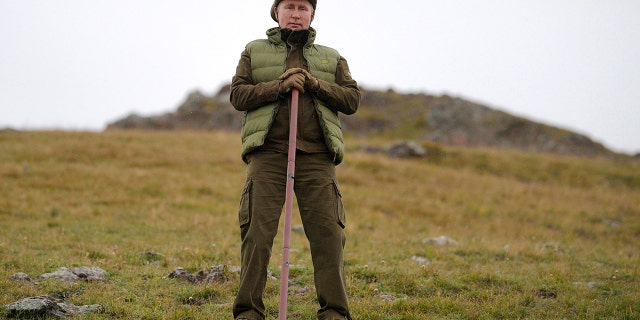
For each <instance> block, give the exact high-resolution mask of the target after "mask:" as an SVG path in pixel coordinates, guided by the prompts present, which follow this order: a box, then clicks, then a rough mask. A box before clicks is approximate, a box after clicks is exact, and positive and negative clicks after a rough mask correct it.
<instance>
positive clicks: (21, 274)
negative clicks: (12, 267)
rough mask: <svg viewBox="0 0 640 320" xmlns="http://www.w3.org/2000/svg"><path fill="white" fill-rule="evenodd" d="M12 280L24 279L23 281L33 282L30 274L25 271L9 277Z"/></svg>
mask: <svg viewBox="0 0 640 320" xmlns="http://www.w3.org/2000/svg"><path fill="white" fill-rule="evenodd" d="M9 280H10V281H22V282H33V280H31V278H30V277H29V275H28V274H26V273H23V272H18V273H16V274H14V275H12V276H10V277H9Z"/></svg>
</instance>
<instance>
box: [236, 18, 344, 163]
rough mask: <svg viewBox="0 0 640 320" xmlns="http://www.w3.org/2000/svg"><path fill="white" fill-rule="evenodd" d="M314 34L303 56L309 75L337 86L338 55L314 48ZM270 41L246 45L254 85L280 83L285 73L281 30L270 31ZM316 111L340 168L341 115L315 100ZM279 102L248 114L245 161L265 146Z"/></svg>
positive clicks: (244, 123) (244, 127) (244, 132)
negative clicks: (275, 81) (276, 81)
mask: <svg viewBox="0 0 640 320" xmlns="http://www.w3.org/2000/svg"><path fill="white" fill-rule="evenodd" d="M315 34H316V33H315V30H314V29H313V28H310V35H309V40H308V41H307V44H306V45H305V46H304V48H303V54H304V57H305V59H306V60H307V63H308V65H309V71H310V72H311V74H313V75H314V76H316V77H317V78H318V79H321V80H324V81H327V82H331V83H335V80H336V79H335V74H336V70H337V66H338V62H339V60H340V54H339V53H338V51H336V50H334V49H332V48H329V47H325V46H321V45H315V44H313V40H314V39H315ZM267 35H268V39H261V40H255V41H252V42H250V43H249V44H247V46H246V50H247V52H248V53H249V54H250V56H251V71H252V76H253V83H254V84H257V83H259V82H268V81H273V80H276V79H278V77H279V76H280V75H281V74H282V73H283V72H284V71H285V70H284V69H285V62H286V58H287V48H286V44H285V43H284V42H283V41H282V40H281V39H280V29H279V28H277V27H276V28H272V29H269V30H268V31H267ZM313 103H314V107H315V111H316V113H317V114H318V119H319V120H320V127H321V128H322V131H323V134H324V138H325V143H326V144H327V147H328V149H329V151H331V152H332V153H333V156H334V163H335V164H336V165H337V164H339V163H341V162H342V160H343V158H344V137H343V135H342V127H341V124H340V118H339V117H338V113H337V112H334V111H332V110H331V109H329V108H328V107H327V106H326V105H325V104H324V103H323V102H322V101H320V100H319V99H317V98H315V97H314V98H313ZM278 106H279V102H274V103H271V104H268V105H265V106H263V107H260V108H258V109H255V110H252V111H247V112H245V114H244V116H243V119H242V131H241V137H242V159H243V160H244V161H245V162H246V155H247V154H249V153H250V152H252V151H254V150H255V149H257V148H259V147H260V146H262V145H263V144H264V142H265V138H266V136H267V133H268V132H269V129H270V128H271V125H272V124H273V120H274V119H275V117H276V113H277V112H278Z"/></svg>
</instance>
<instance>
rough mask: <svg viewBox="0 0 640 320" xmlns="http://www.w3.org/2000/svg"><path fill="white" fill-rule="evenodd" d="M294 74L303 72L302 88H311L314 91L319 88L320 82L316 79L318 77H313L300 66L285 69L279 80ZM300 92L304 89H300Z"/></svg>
mask: <svg viewBox="0 0 640 320" xmlns="http://www.w3.org/2000/svg"><path fill="white" fill-rule="evenodd" d="M295 74H303V75H304V88H305V89H307V90H311V91H315V90H318V89H319V88H320V82H319V81H318V79H317V78H316V77H314V76H313V75H312V74H311V73H309V72H308V71H307V70H305V69H302V68H291V69H289V70H287V71H285V73H283V74H282V75H281V76H280V78H279V79H280V80H283V79H286V78H287V77H290V76H292V75H295ZM301 92H302V93H304V90H301Z"/></svg>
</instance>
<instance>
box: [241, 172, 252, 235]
mask: <svg viewBox="0 0 640 320" xmlns="http://www.w3.org/2000/svg"><path fill="white" fill-rule="evenodd" d="M252 187H253V181H252V180H250V179H248V180H247V182H245V184H244V188H242V197H241V198H240V210H239V212H238V219H239V222H240V227H241V228H242V227H244V226H245V225H248V224H249V222H251V188H252Z"/></svg>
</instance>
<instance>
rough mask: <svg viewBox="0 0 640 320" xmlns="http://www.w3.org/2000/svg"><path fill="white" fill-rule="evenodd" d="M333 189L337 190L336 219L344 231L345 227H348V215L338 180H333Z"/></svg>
mask: <svg viewBox="0 0 640 320" xmlns="http://www.w3.org/2000/svg"><path fill="white" fill-rule="evenodd" d="M333 188H334V189H335V192H336V204H335V206H336V213H335V214H336V219H337V222H338V225H340V227H341V228H342V229H344V227H345V225H346V222H347V221H346V220H347V219H346V213H345V210H344V204H343V203H342V193H341V192H340V188H339V187H338V182H337V181H336V180H333Z"/></svg>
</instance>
